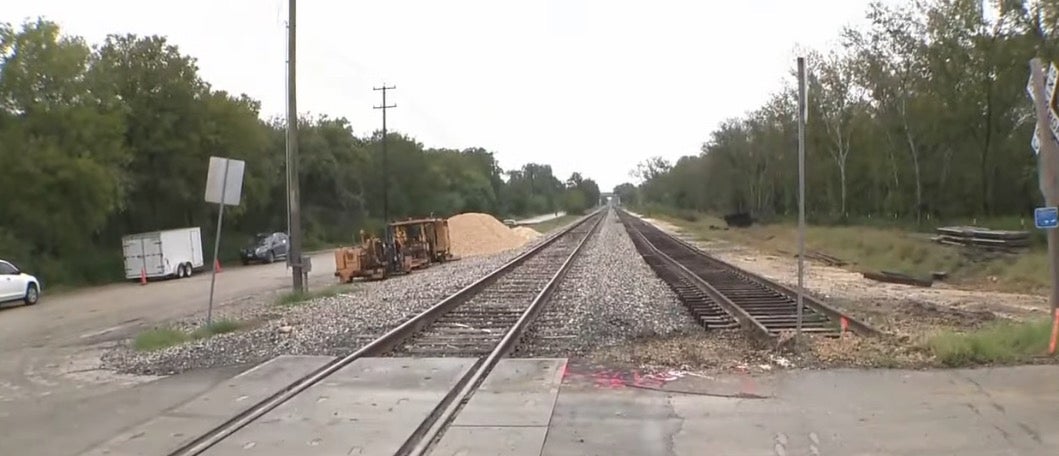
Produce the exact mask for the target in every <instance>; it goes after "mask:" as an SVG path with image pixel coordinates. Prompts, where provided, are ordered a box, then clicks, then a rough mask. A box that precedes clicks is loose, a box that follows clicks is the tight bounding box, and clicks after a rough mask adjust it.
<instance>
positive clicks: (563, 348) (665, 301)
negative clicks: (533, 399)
mask: <svg viewBox="0 0 1059 456" xmlns="http://www.w3.org/2000/svg"><path fill="white" fill-rule="evenodd" d="M606 217H607V218H606V219H605V220H603V222H602V223H603V225H602V226H601V227H600V232H599V233H598V234H597V235H596V236H595V237H594V238H593V239H591V240H589V243H588V244H586V245H585V247H584V250H582V252H581V255H580V256H579V257H578V258H577V259H576V260H575V261H574V264H573V265H572V266H571V269H570V270H569V271H567V274H566V277H565V278H564V279H563V281H562V282H560V283H559V286H558V288H557V289H556V290H555V292H554V293H553V295H552V298H551V300H550V302H549V303H548V304H547V306H548V307H547V308H546V309H545V310H544V312H543V313H542V314H541V316H540V318H539V319H538V320H537V321H536V322H534V324H533V326H531V327H530V329H529V330H528V331H527V334H526V337H524V338H523V344H522V345H521V346H520V347H519V349H518V353H517V354H516V356H549V357H551V356H554V357H567V356H581V355H585V354H587V353H589V352H591V351H593V350H596V349H599V348H604V347H608V346H614V345H619V344H622V343H625V342H631V341H635V340H637V339H643V338H651V337H664V336H672V335H676V334H686V333H690V332H700V331H702V328H701V327H700V326H698V325H697V324H695V322H694V321H693V320H692V319H691V317H690V316H689V315H688V314H687V311H686V310H685V309H684V307H683V305H682V304H681V303H680V301H679V300H678V298H677V296H676V294H674V293H673V291H672V290H671V289H670V288H669V287H668V286H667V285H666V284H665V282H663V281H662V280H661V279H659V278H658V277H657V276H656V275H655V273H654V271H652V270H651V268H650V266H648V265H647V263H645V262H644V261H643V258H642V257H641V256H640V254H639V253H638V252H637V251H636V247H635V246H634V245H633V243H632V239H630V238H629V235H628V233H627V232H626V231H625V228H624V226H622V225H621V222H620V221H619V220H618V217H617V215H615V214H614V212H613V211H611V212H609V213H608V214H607V216H606Z"/></svg>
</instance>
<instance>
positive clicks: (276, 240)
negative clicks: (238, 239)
mask: <svg viewBox="0 0 1059 456" xmlns="http://www.w3.org/2000/svg"><path fill="white" fill-rule="evenodd" d="M289 247H290V241H289V240H288V239H287V234H286V233H261V234H258V235H257V236H254V241H253V243H252V244H250V246H248V247H246V248H244V249H243V250H241V251H240V252H239V254H240V255H239V256H240V257H241V258H242V260H243V264H250V263H251V262H255V261H260V262H264V263H271V262H273V261H276V260H279V259H284V258H287V249H288V248H289Z"/></svg>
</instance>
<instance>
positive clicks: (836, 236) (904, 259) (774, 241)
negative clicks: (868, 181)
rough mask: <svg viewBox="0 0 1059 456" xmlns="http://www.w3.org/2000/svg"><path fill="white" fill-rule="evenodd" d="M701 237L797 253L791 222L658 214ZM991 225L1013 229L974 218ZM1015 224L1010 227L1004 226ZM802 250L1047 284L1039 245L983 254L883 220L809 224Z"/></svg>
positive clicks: (970, 283)
mask: <svg viewBox="0 0 1059 456" xmlns="http://www.w3.org/2000/svg"><path fill="white" fill-rule="evenodd" d="M655 217H658V218H661V219H663V220H665V221H667V222H669V223H672V224H674V225H677V226H679V227H681V228H683V229H685V230H687V231H689V232H691V233H692V234H695V235H696V236H697V237H699V238H702V239H723V240H727V241H731V242H734V243H737V244H742V245H748V246H752V247H755V248H758V249H761V250H765V251H769V252H774V253H778V254H780V255H783V256H788V257H793V256H794V254H795V252H797V225H796V224H794V223H791V222H786V221H783V222H778V223H771V224H764V225H754V226H751V227H749V228H742V229H735V228H733V229H729V230H727V231H725V230H719V229H716V228H714V229H711V228H710V227H711V226H713V227H725V226H726V224H725V223H724V220H722V219H720V218H717V217H712V216H708V215H701V214H700V215H699V216H698V217H695V220H694V221H689V220H687V218H685V217H674V216H660V215H656V216H655ZM977 223H978V224H979V225H983V226H989V227H993V228H1017V227H1018V226H1017V223H1018V222H1017V221H1014V220H999V221H997V223H996V224H994V223H992V221H983V220H978V221H977ZM1010 225H1015V226H1010ZM806 250H807V251H810V252H813V251H816V252H820V253H824V254H827V255H830V256H833V257H837V258H839V259H841V260H844V261H847V262H849V263H851V265H850V266H848V267H849V268H850V269H854V270H858V271H869V270H871V271H879V270H888V271H896V272H903V273H906V274H911V275H916V276H921V277H928V276H929V275H930V274H931V273H932V272H935V271H944V272H946V273H948V278H946V281H947V282H950V283H952V284H955V285H960V286H965V287H968V288H974V289H991V290H997V291H1011V292H1020V293H1027V292H1030V293H1033V292H1043V291H1044V290H1046V289H1047V288H1048V287H1049V286H1050V283H1051V282H1050V277H1049V272H1048V271H1049V269H1048V268H1049V266H1048V258H1047V256H1046V254H1045V250H1044V249H1043V248H1041V247H1039V246H1035V247H1034V248H1032V249H1030V250H1029V251H1027V252H1025V253H1022V254H1017V255H1016V254H987V253H985V252H981V251H975V250H970V249H966V248H961V247H954V246H947V245H941V244H937V243H935V242H932V241H931V240H930V234H929V233H922V232H916V231H912V230H910V229H908V228H901V227H896V226H883V225H878V224H876V225H870V226H865V225H842V226H820V225H809V227H808V228H807V230H806Z"/></svg>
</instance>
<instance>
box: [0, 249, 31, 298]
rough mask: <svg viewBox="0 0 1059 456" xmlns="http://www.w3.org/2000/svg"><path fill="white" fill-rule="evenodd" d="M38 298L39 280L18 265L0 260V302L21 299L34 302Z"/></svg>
mask: <svg viewBox="0 0 1059 456" xmlns="http://www.w3.org/2000/svg"><path fill="white" fill-rule="evenodd" d="M39 299H40V281H38V280H37V278H36V277H33V276H31V275H29V274H26V273H24V272H22V271H21V270H19V269H18V266H15V265H14V264H11V263H10V262H7V261H4V260H0V302H12V301H22V302H24V303H26V305H32V304H36V303H37V300H39Z"/></svg>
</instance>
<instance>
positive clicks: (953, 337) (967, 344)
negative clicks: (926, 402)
mask: <svg viewBox="0 0 1059 456" xmlns="http://www.w3.org/2000/svg"><path fill="white" fill-rule="evenodd" d="M1050 336H1051V324H1050V322H1049V321H1048V320H1040V321H1030V322H1019V323H1015V322H1001V323H996V324H993V325H990V326H987V327H985V328H982V329H979V330H976V331H973V332H955V331H945V332H942V333H939V334H937V335H935V336H933V337H931V338H930V339H929V340H928V341H927V347H928V348H929V349H930V351H931V352H932V353H933V354H934V356H935V357H936V358H937V360H938V361H939V362H941V363H942V364H944V365H946V366H950V367H960V366H969V365H977V364H1006V363H1012V362H1016V361H1023V360H1026V359H1027V358H1030V357H1034V356H1040V355H1043V354H1045V353H1046V350H1047V348H1048V341H1049V338H1050Z"/></svg>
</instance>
